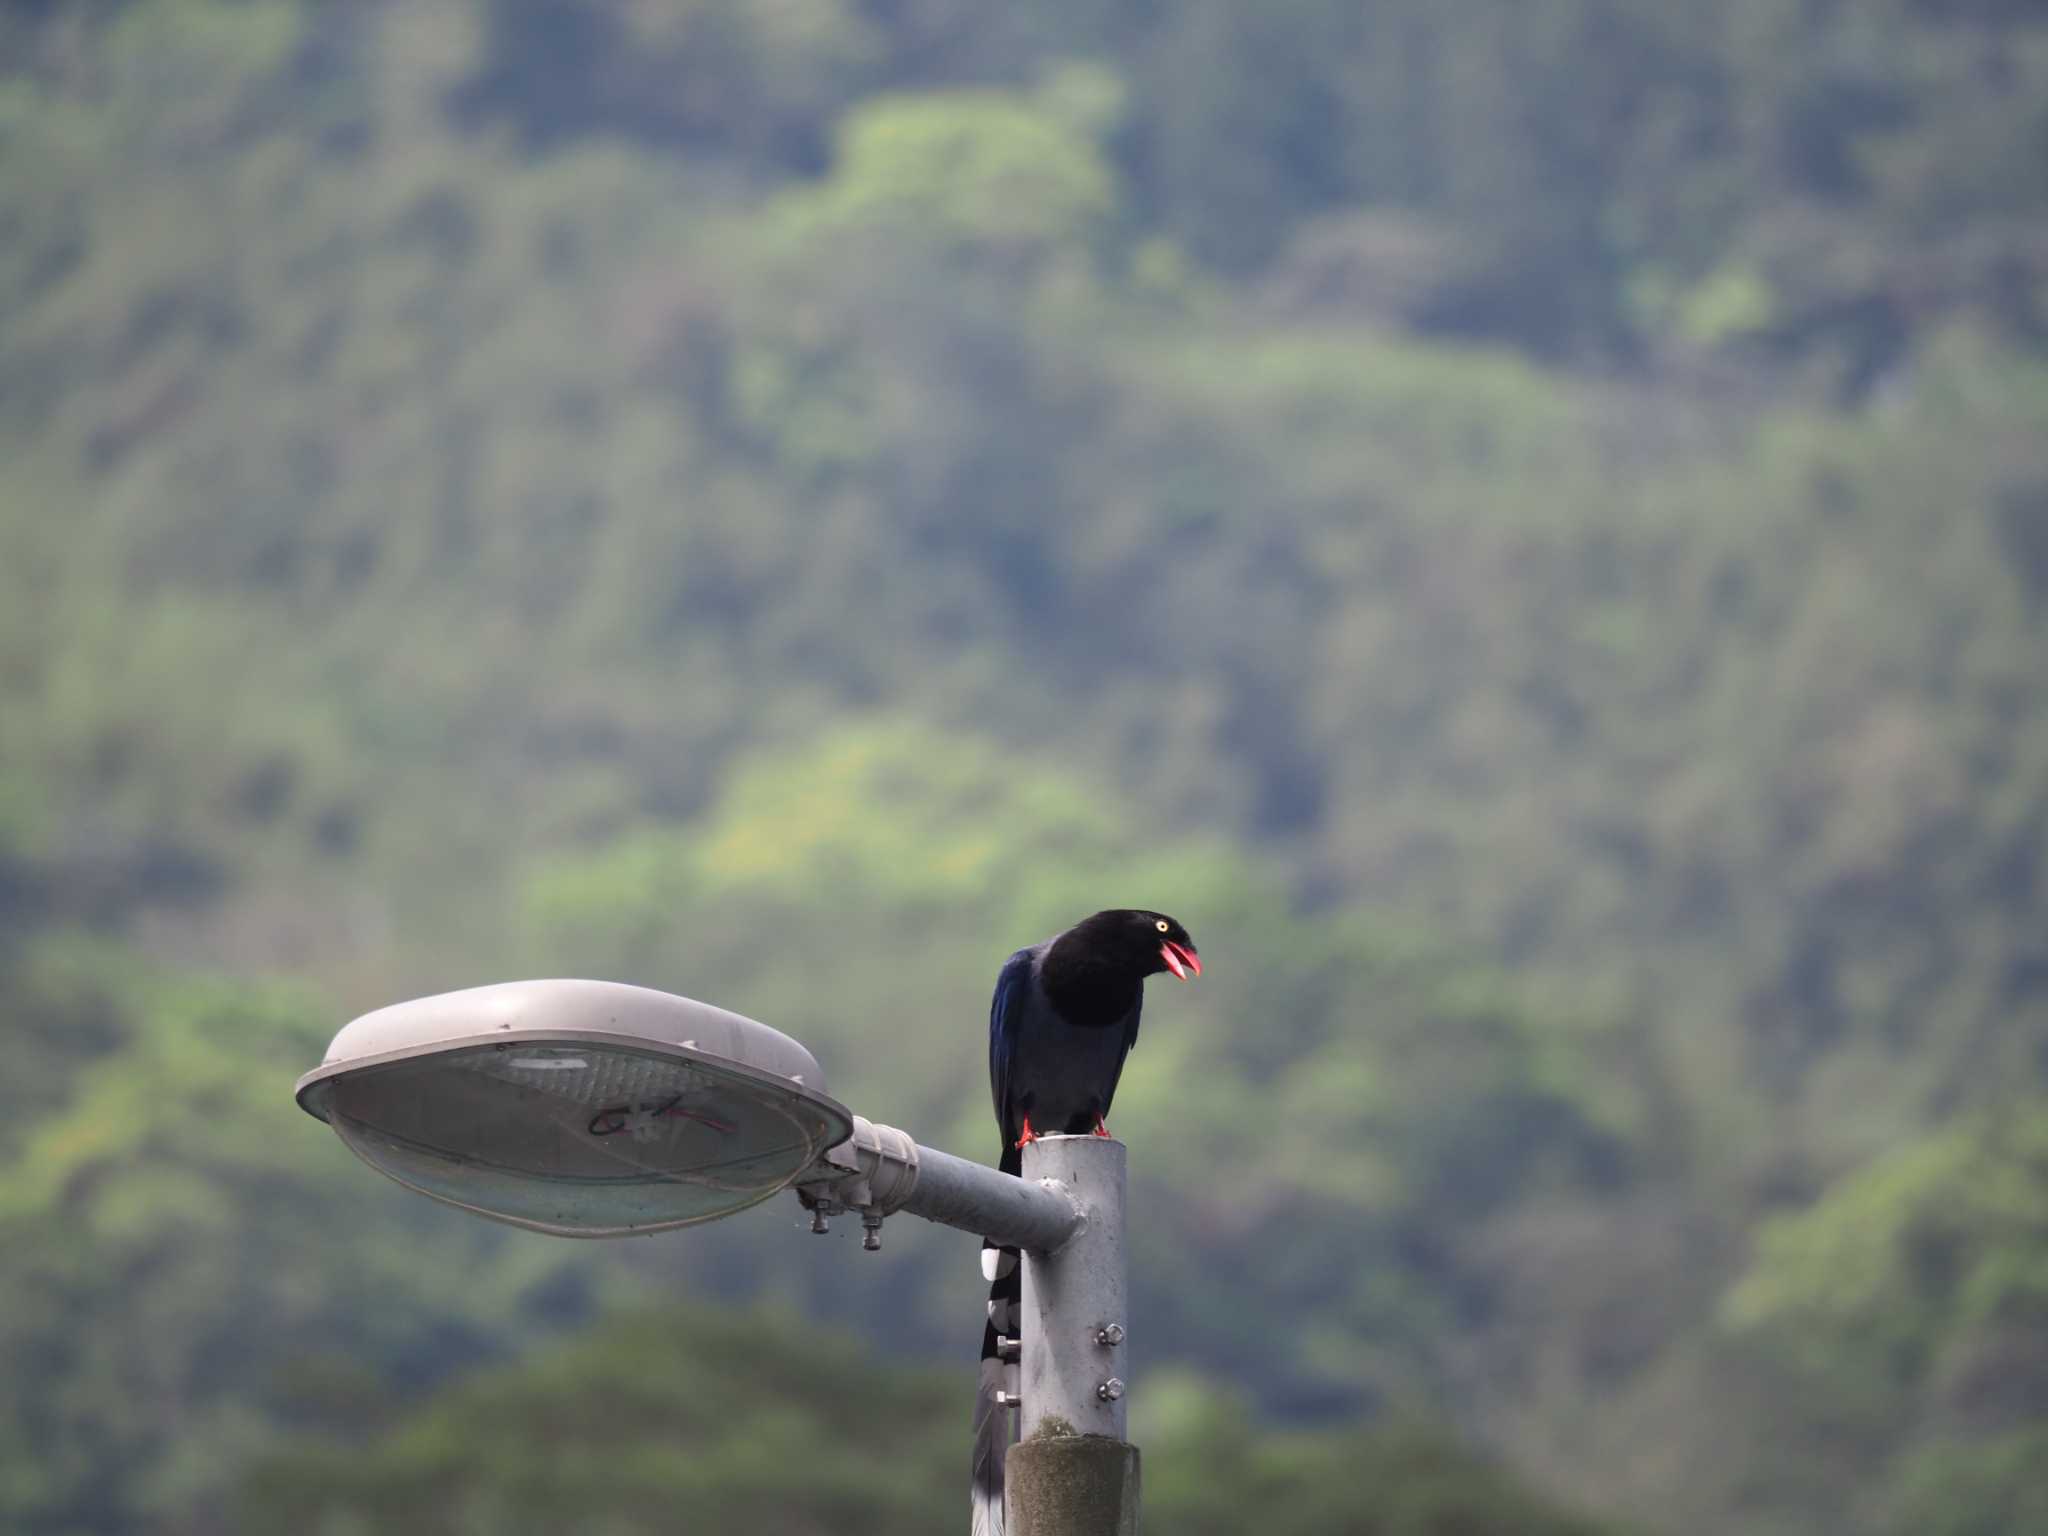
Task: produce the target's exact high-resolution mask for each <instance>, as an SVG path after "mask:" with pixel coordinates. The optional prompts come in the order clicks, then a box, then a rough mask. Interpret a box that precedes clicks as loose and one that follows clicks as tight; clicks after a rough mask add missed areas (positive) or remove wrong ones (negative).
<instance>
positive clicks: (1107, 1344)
mask: <svg viewBox="0 0 2048 1536" xmlns="http://www.w3.org/2000/svg"><path fill="white" fill-rule="evenodd" d="M1123 1341H1124V1325H1123V1324H1122V1323H1111V1324H1110V1325H1109V1326H1108V1327H1107V1328H1098V1329H1096V1330H1095V1342H1096V1343H1098V1344H1100V1345H1101V1346H1102V1347H1103V1348H1104V1349H1114V1348H1116V1346H1117V1345H1119V1344H1121V1343H1123Z"/></svg>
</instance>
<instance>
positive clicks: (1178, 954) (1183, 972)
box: [1159, 939, 1202, 981]
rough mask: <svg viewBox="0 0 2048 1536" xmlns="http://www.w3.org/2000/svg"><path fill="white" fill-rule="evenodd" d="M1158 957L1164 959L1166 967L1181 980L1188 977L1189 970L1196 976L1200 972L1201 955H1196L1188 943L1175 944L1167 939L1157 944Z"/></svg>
mask: <svg viewBox="0 0 2048 1536" xmlns="http://www.w3.org/2000/svg"><path fill="white" fill-rule="evenodd" d="M1159 958H1160V959H1162V960H1164V961H1165V962H1166V968H1167V969H1168V970H1169V971H1171V972H1173V974H1174V975H1176V976H1178V977H1179V978H1180V979H1181V980H1182V981H1186V980H1187V979H1188V973H1189V972H1190V971H1192V972H1194V974H1195V975H1197V976H1199V975H1201V974H1202V957H1201V956H1200V955H1197V954H1196V953H1195V951H1194V949H1193V947H1192V946H1190V945H1186V944H1176V943H1174V942H1173V940H1171V939H1168V940H1167V941H1166V942H1165V943H1164V944H1162V945H1160V946H1159Z"/></svg>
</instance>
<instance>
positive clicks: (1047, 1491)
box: [1003, 1433, 1138, 1536]
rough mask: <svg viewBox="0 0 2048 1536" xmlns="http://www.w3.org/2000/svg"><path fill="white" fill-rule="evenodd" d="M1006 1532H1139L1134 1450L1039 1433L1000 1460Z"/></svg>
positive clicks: (1089, 1535) (1091, 1438)
mask: <svg viewBox="0 0 2048 1536" xmlns="http://www.w3.org/2000/svg"><path fill="white" fill-rule="evenodd" d="M1003 1506H1004V1509H1003V1515H1004V1524H1005V1527H1006V1536H1138V1448H1137V1447H1136V1446H1135V1445H1130V1444H1128V1443H1126V1442H1125V1441H1122V1440H1111V1439H1109V1438H1108V1437H1107V1436H1105V1435H1073V1434H1066V1435H1062V1434H1057V1433H1055V1434H1039V1435H1034V1436H1033V1437H1032V1438H1031V1439H1029V1440H1025V1441H1022V1442H1020V1443H1018V1444H1016V1445H1013V1446H1011V1447H1010V1454H1009V1457H1008V1458H1007V1459H1006V1460H1005V1461H1004V1463H1003Z"/></svg>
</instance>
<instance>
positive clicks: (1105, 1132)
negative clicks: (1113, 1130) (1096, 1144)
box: [1089, 1115, 1111, 1140]
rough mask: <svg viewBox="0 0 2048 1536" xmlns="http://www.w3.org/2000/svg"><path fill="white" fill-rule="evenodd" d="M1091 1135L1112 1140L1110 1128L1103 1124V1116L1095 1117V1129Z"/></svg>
mask: <svg viewBox="0 0 2048 1536" xmlns="http://www.w3.org/2000/svg"><path fill="white" fill-rule="evenodd" d="M1089 1134H1090V1135H1091V1136H1100V1137H1103V1138H1104V1139H1105V1140H1107V1139H1111V1138H1110V1135H1109V1127H1108V1126H1106V1125H1104V1124H1103V1123H1102V1116H1100V1115H1097V1116H1096V1117H1095V1129H1094V1130H1093V1131H1091V1132H1089Z"/></svg>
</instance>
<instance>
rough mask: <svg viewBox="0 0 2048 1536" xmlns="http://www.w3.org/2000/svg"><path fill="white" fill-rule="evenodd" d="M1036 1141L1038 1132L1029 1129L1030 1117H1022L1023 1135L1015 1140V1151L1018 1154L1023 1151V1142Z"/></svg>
mask: <svg viewBox="0 0 2048 1536" xmlns="http://www.w3.org/2000/svg"><path fill="white" fill-rule="evenodd" d="M1036 1140H1038V1132H1036V1131H1034V1130H1033V1129H1031V1117H1030V1116H1029V1115H1026V1116H1025V1117H1024V1134H1023V1135H1022V1136H1019V1137H1018V1138H1017V1150H1018V1151H1019V1152H1021V1151H1023V1150H1024V1143H1025V1142H1027V1141H1036Z"/></svg>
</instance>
